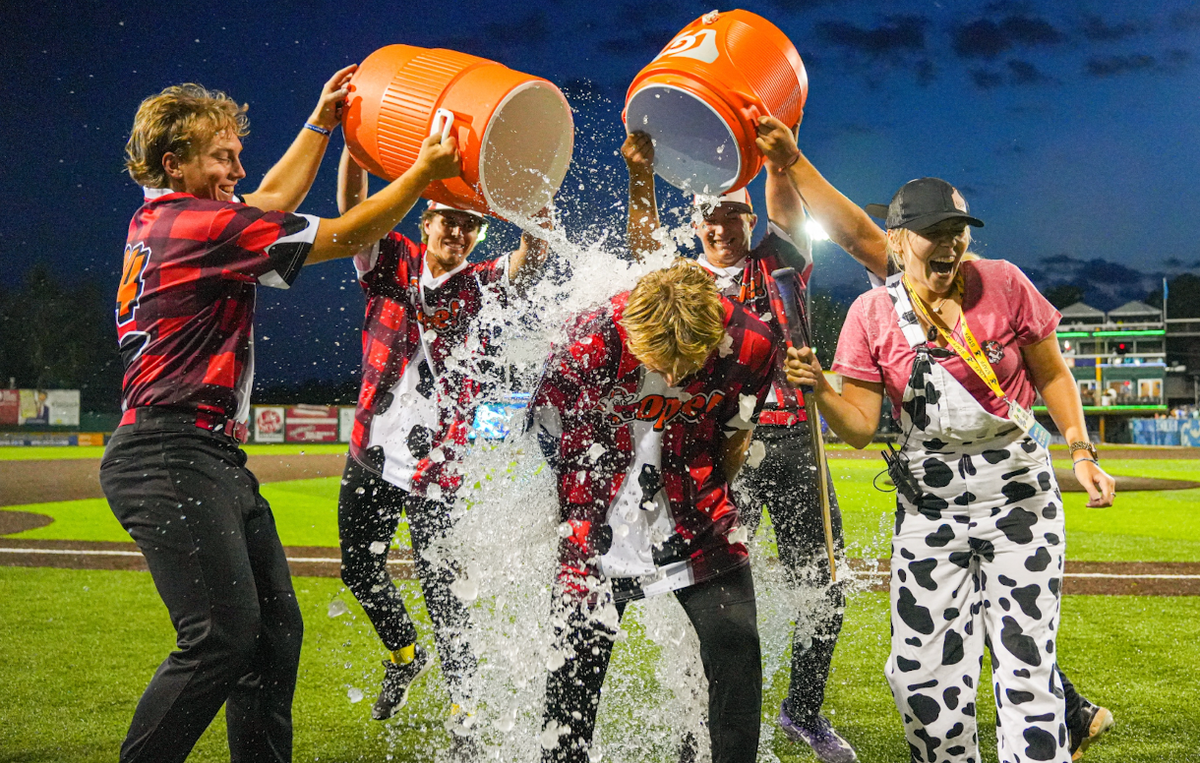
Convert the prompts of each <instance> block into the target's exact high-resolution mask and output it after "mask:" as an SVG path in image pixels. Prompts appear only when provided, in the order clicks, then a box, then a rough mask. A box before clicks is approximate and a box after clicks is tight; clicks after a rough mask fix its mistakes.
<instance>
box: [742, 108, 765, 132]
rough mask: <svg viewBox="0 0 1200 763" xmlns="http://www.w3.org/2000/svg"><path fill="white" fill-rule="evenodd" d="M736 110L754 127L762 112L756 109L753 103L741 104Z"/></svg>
mask: <svg viewBox="0 0 1200 763" xmlns="http://www.w3.org/2000/svg"><path fill="white" fill-rule="evenodd" d="M738 111H740V112H741V114H742V117H743V118H744V119H747V120H749V122H750V124H752V125H754V126H755V127H757V126H758V118H759V117H761V116H762V112H761V111H759V110H758V107H757V106H755V105H753V104H751V105H750V106H743V107H742V108H740V109H738Z"/></svg>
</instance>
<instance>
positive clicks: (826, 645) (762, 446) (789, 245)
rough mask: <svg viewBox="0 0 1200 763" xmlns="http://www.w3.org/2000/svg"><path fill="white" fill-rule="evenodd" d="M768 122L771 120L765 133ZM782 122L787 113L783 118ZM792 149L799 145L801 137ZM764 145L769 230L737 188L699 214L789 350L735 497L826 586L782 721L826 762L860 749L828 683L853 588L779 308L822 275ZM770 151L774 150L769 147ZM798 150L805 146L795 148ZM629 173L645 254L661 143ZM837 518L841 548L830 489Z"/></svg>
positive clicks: (806, 633)
mask: <svg viewBox="0 0 1200 763" xmlns="http://www.w3.org/2000/svg"><path fill="white" fill-rule="evenodd" d="M769 119H770V118H768V117H764V118H762V120H761V122H762V124H760V128H759V129H760V133H763V132H766V131H767V129H768V124H769V122H768V121H767V120H769ZM773 121H777V120H773ZM793 146H794V142H793ZM758 148H759V150H760V151H763V156H764V158H765V160H766V171H767V178H766V197H767V217H768V233H767V235H766V237H765V238H764V239H763V240H762V241H761V242H760V243H759V244H758V245H757V246H754V247H752V246H751V243H750V241H751V234H752V232H753V230H754V226H755V224H756V223H757V221H758V217H757V215H755V214H754V208H753V203H752V202H751V199H750V194H749V193H748V192H747V191H746V190H745V189H741V190H737V191H733V192H731V193H727V194H724V195H722V196H720V197H718V198H716V199H711V198H707V199H706V198H704V197H696V207H697V210H698V213H699V215H700V216H701V217H700V220H699V221H698V222H696V223H694V227H695V230H696V233H697V235H698V236H699V237H700V243H701V247H702V251H701V253H700V255H699V256H698V257H697V262H699V263H700V264H701V265H702V266H703V267H704V268H705V269H706V270H707V271H709V273H711V275H712V276H713V278H714V279H716V282H717V287H718V288H719V289H720V290H721V292H722V294H723V295H724V296H725V297H727V298H729V299H731V300H735V301H737V302H739V303H741V304H743V305H744V306H746V307H747V308H748V309H749V310H750V311H751V312H752V313H754V314H756V315H758V316H759V317H761V318H762V319H763V321H764V322H765V323H766V324H767V325H768V326H769V327H770V328H771V330H772V334H773V336H774V339H775V343H776V347H777V348H779V351H778V354H777V360H776V367H775V369H774V373H773V375H772V378H771V387H772V389H771V393H770V395H769V396H768V398H767V402H766V405H765V406H764V409H763V411H762V413H761V414H760V415H759V419H758V427H757V428H756V429H755V433H754V442H753V444H752V445H751V457H750V460H749V461H748V462H747V468H746V469H744V470H743V471H742V473H741V475H740V477H739V478H738V481H737V482H736V483H735V484H734V496H735V498H736V499H737V500H738V501H739V503H740V504H741V507H742V509H743V511H744V512H745V513H744V515H743V516H744V519H745V521H746V522H747V524H750V525H751V526H752V527H756V526H757V522H758V520H759V518H760V517H761V507H762V506H763V505H764V504H765V505H766V507H767V510H768V511H769V512H770V514H771V522H772V524H773V525H774V527H775V536H776V541H777V545H778V548H779V559H780V561H781V562H782V563H783V564H784V566H785V568H786V569H787V572H788V576H789V578H790V580H791V582H792V584H793V585H797V586H809V587H815V588H817V589H820V590H821V591H822V592H823V596H822V597H821V603H820V605H819V606H818V607H817V608H816V609H815V610H814V611H811V612H802V613H798V615H797V625H796V630H795V633H794V637H793V641H792V665H791V682H790V685H789V689H788V695H787V698H786V699H785V700H784V701H783V704H782V705H781V706H780V709H779V723H780V726H781V727H782V728H783V730H784V732H785V733H786V734H787V736H788V737H789V738H790V739H792V740H794V741H803V742H805V743H806V744H808V745H809V746H810V747H811V748H812V750H813V752H814V753H815V754H816V756H817V758H818V759H819V760H821V761H823V763H853V761H855V760H857V756H856V754H855V752H854V749H853V747H851V745H850V744H849V743H848V742H847V741H846V740H844V739H843V738H842V737H841V736H840V735H839V734H838V733H837V731H836V730H835V729H834V728H833V727H832V725H831V724H830V723H829V721H828V720H827V719H826V718H825V717H824V716H823V715H821V712H820V711H821V705H822V704H823V702H824V698H825V683H826V681H827V680H828V678H829V667H830V663H831V661H832V659H833V650H834V646H835V644H836V642H837V637H838V634H839V633H840V632H841V627H842V611H843V609H844V607H845V594H844V593H843V591H842V588H841V586H840V585H839V584H838V583H834V582H832V581H831V579H830V574H829V566H828V562H827V560H826V554H825V530H824V522H823V519H822V512H821V500H820V491H819V488H818V482H817V473H816V470H817V462H816V457H815V454H814V453H813V450H812V446H811V436H810V433H809V429H808V427H809V422H808V421H807V419H806V417H805V411H804V400H803V398H802V397H801V396H800V394H799V392H798V391H797V390H796V389H794V388H792V387H791V386H789V385H788V384H787V379H786V375H785V373H784V369H783V365H782V362H781V361H780V360H778V358H781V357H783V349H785V348H786V343H785V342H786V340H785V337H784V333H783V331H782V329H781V326H782V325H783V324H782V323H781V320H780V319H781V318H782V317H783V316H779V315H776V314H775V309H774V307H773V305H772V299H771V293H772V292H773V291H775V285H774V283H773V280H772V278H771V273H772V272H773V271H774V270H776V269H778V268H783V267H791V268H794V269H795V271H796V273H797V275H798V276H799V278H800V281H801V284H802V285H805V286H807V284H808V280H809V277H810V276H811V274H812V264H813V261H812V253H811V245H810V242H809V240H808V237H807V236H806V235H805V233H804V227H803V224H804V200H803V199H802V198H801V196H800V194H799V193H798V192H797V190H796V188H795V186H794V185H793V183H792V182H791V180H790V179H789V177H788V174H787V169H788V167H789V166H790V163H791V162H793V161H794V158H793V156H792V155H791V154H790V153H788V152H787V151H786V146H775V145H774V144H772V145H770V146H767V145H766V144H764V142H763V140H762V138H760V139H759V140H758ZM767 148H769V149H770V150H764V149H767ZM795 153H796V154H797V155H798V154H799V151H798V150H796V152H795ZM621 154H622V156H623V157H624V158H625V163H626V166H627V167H628V169H629V197H630V201H629V220H628V229H627V230H628V239H629V247H630V249H631V251H632V252H633V253H634V256H635V257H640V256H642V255H643V254H645V253H648V252H651V251H653V250H655V249H657V248H658V246H659V243H658V242H657V241H656V240H655V237H654V232H655V231H656V230H657V228H658V226H659V222H658V209H657V202H656V199H655V194H654V145H653V143H652V141H651V139H650V137H649V136H648V135H647V134H645V133H642V132H635V133H633V134H631V135H629V136H627V138H626V140H625V143H624V145H622V147H621ZM851 255H852V256H854V257H855V258H856V259H857V260H859V262H861V263H862V264H863V265H864V266H866V267H867V269H868V270H869V271H871V272H873V273H875V274H877V275H879V276H880V277H881V278H882V277H886V275H887V260H886V258H885V257H879V256H875V253H874V252H870V251H861V252H860V251H851ZM829 492H830V495H829V503H830V518H831V522H832V524H833V527H832V531H833V536H834V540H835V543H836V544H837V546H838V548H839V550H840V549H841V547H842V522H841V512H840V511H839V510H838V506H837V496H836V495H835V494H834V493H833V489H832V485H831V487H830V491H829Z"/></svg>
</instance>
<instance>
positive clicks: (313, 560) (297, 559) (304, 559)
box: [0, 548, 1200, 580]
mask: <svg viewBox="0 0 1200 763" xmlns="http://www.w3.org/2000/svg"><path fill="white" fill-rule="evenodd" d="M0 553H4V554H58V555H61V556H68V555H70V556H141V555H142V552H141V551H118V550H116V549H80V550H78V551H73V550H71V549H65V548H0ZM287 560H288V561H289V562H294V563H297V564H318V563H322V562H329V563H333V564H340V563H341V561H342V560H341V559H337V558H333V557H328V556H289V557H288V558H287ZM388 564H399V565H401V566H410V565H412V564H413V560H411V559H389V560H388ZM854 574H856V575H865V576H875V577H883V576H886V575H887V574H888V573H887V572H856V573H854ZM1063 577H1066V578H1111V579H1113V580H1200V575H1165V574H1145V575H1138V574H1128V573H1115V572H1068V573H1066V574H1065V575H1063Z"/></svg>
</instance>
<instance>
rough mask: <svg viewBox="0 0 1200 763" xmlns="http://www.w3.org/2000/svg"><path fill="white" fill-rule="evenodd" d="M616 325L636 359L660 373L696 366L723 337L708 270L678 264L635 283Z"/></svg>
mask: <svg viewBox="0 0 1200 763" xmlns="http://www.w3.org/2000/svg"><path fill="white" fill-rule="evenodd" d="M621 325H622V326H623V327H624V328H625V333H626V335H627V337H628V340H629V342H628V343H629V350H630V352H632V353H633V355H634V357H636V358H637V359H638V360H641V361H642V362H646V361H650V362H652V363H655V364H656V365H658V366H659V367H660V368H662V369H665V370H677V369H679V368H680V366H681V365H682V364H683V363H686V364H689V365H691V366H693V367H700V366H703V365H704V362H705V361H706V360H707V359H708V356H709V354H710V353H711V352H712V351H713V350H714V349H716V347H717V345H719V344H720V343H721V340H722V339H724V338H725V308H724V306H723V305H722V304H721V293H720V292H718V291H717V286H716V283H715V282H714V281H713V278H712V276H711V275H709V273H708V271H707V270H705V269H704V268H703V267H701V266H700V265H698V264H697V263H696V262H694V261H692V260H684V259H679V260H676V261H675V262H674V264H672V265H671V267H669V268H666V269H664V270H656V271H654V272H652V273H648V274H646V275H644V276H642V277H641V279H639V280H638V282H637V286H635V287H634V288H633V291H632V292H630V294H629V302H628V304H627V305H626V306H625V313H624V315H623V317H622V318H621Z"/></svg>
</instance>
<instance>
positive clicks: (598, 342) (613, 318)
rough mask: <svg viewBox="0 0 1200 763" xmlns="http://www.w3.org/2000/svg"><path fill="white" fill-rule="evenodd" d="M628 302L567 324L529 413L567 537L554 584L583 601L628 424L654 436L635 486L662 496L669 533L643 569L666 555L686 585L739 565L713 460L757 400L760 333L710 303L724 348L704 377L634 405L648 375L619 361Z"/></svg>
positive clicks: (763, 332)
mask: <svg viewBox="0 0 1200 763" xmlns="http://www.w3.org/2000/svg"><path fill="white" fill-rule="evenodd" d="M628 299H629V293H628V292H626V293H624V294H620V295H618V296H616V297H614V298H613V299H612V300H611V302H610V303H609V304H607V305H606V306H604V307H603V308H601V309H599V310H597V311H594V312H591V313H588V314H585V315H583V316H581V317H580V318H578V319H577V320H576V321H575V323H574V325H573V327H572V329H571V331H570V334H569V337H568V339H567V341H565V342H564V343H563V344H562V345H561V346H559V347H556V348H555V349H554V350H552V354H551V356H550V359H549V361H548V362H547V366H546V369H545V371H544V373H543V376H542V379H541V381H540V382H539V384H538V387H537V390H536V391H535V392H534V394H533V397H532V399H531V401H530V411H529V426H530V428H532V429H534V430H535V431H537V432H538V436H539V438H540V439H541V440H542V442H543V448H544V449H545V450H546V453H547V456H548V460H549V462H550V464H551V466H552V468H553V469H554V471H555V476H556V480H557V487H558V499H559V509H560V512H561V517H562V520H563V521H564V522H568V523H569V524H570V526H571V528H572V530H573V534H572V535H570V536H569V537H567V538H566V539H564V541H563V543H562V547H561V559H562V567H561V571H560V582H562V583H563V584H564V585H565V587H566V588H567V589H571V590H575V591H576V592H583V587H582V583H581V581H583V580H585V579H586V577H587V576H588V575H595V576H597V577H599V576H600V575H601V571H600V556H601V555H603V554H604V553H606V552H607V548H606V544H609V543H611V540H612V538H611V533H609V534H608V536H607V537H606V536H605V533H606V532H607V530H606V528H607V527H608V523H609V521H610V510H611V509H612V507H613V506H614V499H615V498H616V497H617V495H618V493H619V492H620V491H621V487H622V484H623V482H624V481H625V479H626V474H627V473H628V472H629V470H630V467H631V465H632V464H633V461H634V456H635V449H636V448H637V447H638V446H637V444H636V443H635V442H634V440H633V437H634V436H635V435H634V429H635V426H634V424H635V423H641V424H649V425H651V426H652V427H653V429H654V430H655V431H656V432H661V433H662V436H661V439H660V440H659V442H660V445H658V446H657V447H660V448H661V451H660V452H659V453H657V454H656V455H657V456H658V459H657V460H658V463H659V465H660V466H659V467H658V469H657V471H658V472H659V473H658V474H657V475H656V474H653V473H647V472H645V471H644V472H643V473H642V474H641V475H640V476H639V478H638V479H639V482H641V483H642V485H641V488H642V489H643V490H645V491H646V493H648V494H652V496H653V497H657V496H658V494H659V492H660V491H665V495H666V499H667V504H668V509H669V514H670V518H671V520H672V521H673V524H674V528H673V530H674V532H673V534H672V535H671V536H670V537H668V538H664V539H662V541H663V542H662V543H661V544H660V547H658V548H656V550H655V554H656V558H655V563H656V564H658V563H659V561H660V560H659V558H658V555H659V554H660V553H663V554H666V555H668V556H669V555H670V554H672V553H673V554H674V557H673V561H679V560H685V561H686V562H687V563H688V566H689V567H690V574H691V582H692V583H698V582H701V581H703V580H706V579H709V578H711V577H714V576H716V575H719V574H721V573H723V572H726V571H728V570H730V569H733V568H735V567H737V566H740V565H742V564H746V563H747V562H748V557H747V550H746V546H745V544H744V543H742V542H738V541H736V540H731V539H730V537H729V535H730V533H731V532H732V531H733V530H735V529H736V528H737V527H738V525H739V522H738V510H737V507H736V506H735V504H734V502H733V500H732V497H731V494H730V490H729V485H728V482H727V481H726V479H725V475H724V473H723V472H722V470H721V465H720V459H719V453H720V449H721V446H722V444H723V442H724V440H725V437H726V434H727V432H728V431H730V430H729V427H730V425H731V424H732V425H733V426H736V427H738V428H741V429H749V428H752V426H753V424H752V423H751V422H752V420H753V417H754V414H755V413H757V411H758V410H759V409H760V408H761V406H762V403H763V400H764V399H765V398H766V395H767V391H768V390H769V388H770V386H769V383H768V381H769V378H770V373H771V368H772V367H773V362H774V356H775V351H774V340H773V337H772V336H771V331H770V329H769V328H767V326H766V325H764V324H763V323H762V322H761V321H759V320H758V319H756V318H755V317H753V316H752V315H750V314H749V313H748V312H747V311H746V310H745V309H743V308H742V307H741V306H740V305H737V304H735V303H733V302H731V301H729V300H728V299H722V300H721V301H722V304H723V306H724V308H725V331H726V338H725V341H724V342H722V344H721V346H720V347H719V348H718V349H717V350H715V351H713V353H712V354H711V355H710V356H709V358H708V361H707V362H706V363H705V365H704V367H703V368H702V369H701V370H700V371H698V372H697V373H695V374H693V375H692V376H691V377H689V379H690V380H685V382H686V383H685V385H684V386H683V388H682V389H681V390H675V391H674V392H675V393H676V394H675V396H673V397H667V396H664V395H656V394H649V395H643V394H641V393H640V392H639V390H642V389H644V387H645V386H646V385H644V384H643V381H644V377H645V376H649V375H651V374H652V373H653V372H649V371H646V370H645V367H644V366H642V364H641V363H640V362H639V361H638V360H637V359H636V358H635V357H634V356H633V353H631V352H630V351H629V348H628V345H627V341H626V335H625V331H624V329H623V328H622V326H621V323H620V320H621V315H622V312H623V310H624V308H625V305H626V303H627V302H628ZM645 429H646V427H645V426H643V427H640V428H639V431H643V432H644V431H645ZM649 471H650V472H653V471H655V470H649ZM649 483H655V484H653V485H651V484H649ZM598 539H599V540H598ZM663 563H664V564H665V563H667V560H663ZM618 598H620V596H618ZM625 598H631V597H625Z"/></svg>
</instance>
